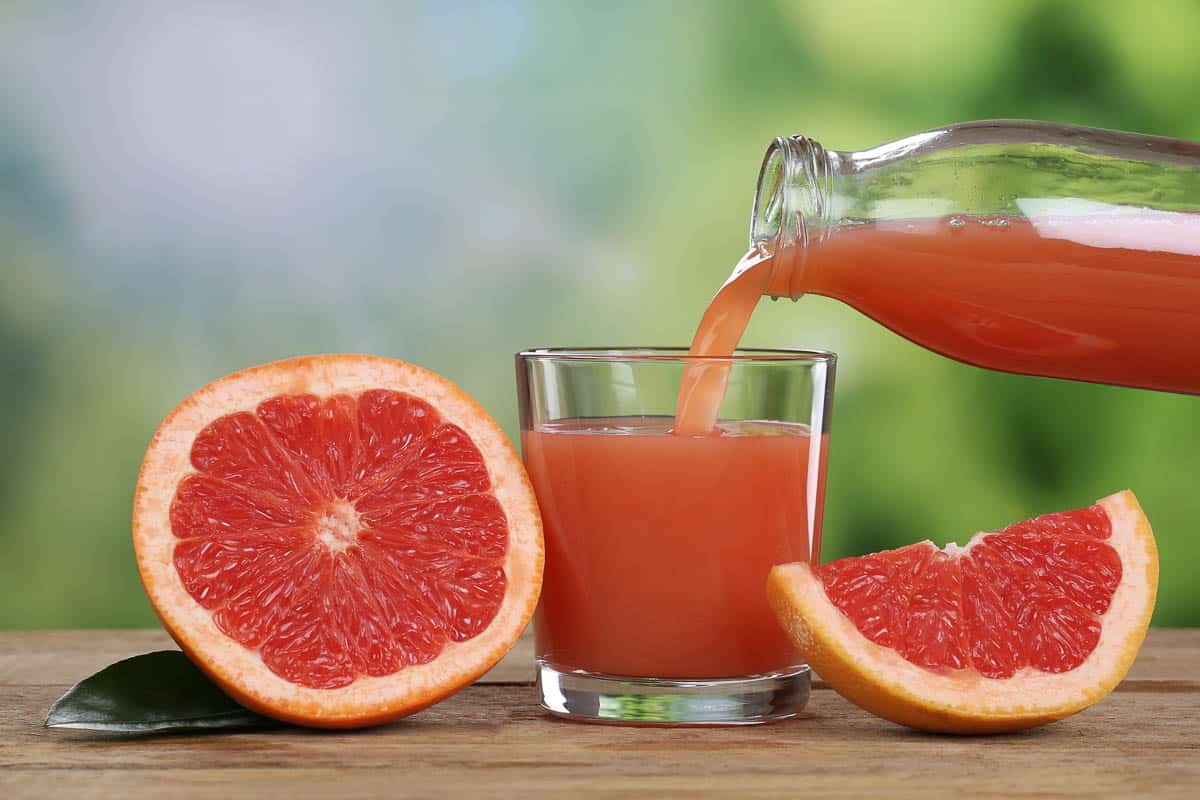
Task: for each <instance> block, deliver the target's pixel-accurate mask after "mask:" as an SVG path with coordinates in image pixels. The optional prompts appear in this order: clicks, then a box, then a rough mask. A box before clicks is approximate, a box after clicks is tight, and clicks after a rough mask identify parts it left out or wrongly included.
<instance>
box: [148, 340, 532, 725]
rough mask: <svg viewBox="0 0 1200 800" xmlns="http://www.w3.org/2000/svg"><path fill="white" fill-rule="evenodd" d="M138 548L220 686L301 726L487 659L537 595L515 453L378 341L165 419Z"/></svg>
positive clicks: (369, 712) (167, 609) (417, 695)
mask: <svg viewBox="0 0 1200 800" xmlns="http://www.w3.org/2000/svg"><path fill="white" fill-rule="evenodd" d="M133 546H134V551H135V554H136V556H137V565H138V570H139V572H140V574H141V578H142V583H143V584H144V586H145V588H146V593H147V595H148V596H149V598H150V602H151V604H152V605H153V607H154V610H155V612H156V613H157V614H158V616H159V618H160V619H161V620H162V623H163V625H164V626H165V627H166V629H167V631H168V632H170V634H171V635H172V636H173V637H174V638H175V640H176V641H177V642H178V643H179V646H180V647H181V648H182V649H183V650H184V652H185V653H187V654H188V656H189V657H191V659H192V660H193V661H194V662H195V663H196V664H197V665H198V666H199V667H200V668H201V669H202V670H204V671H205V672H206V673H207V674H208V675H209V676H210V677H211V678H212V679H213V680H214V681H216V682H217V684H219V685H220V686H221V687H222V688H223V689H224V690H225V691H226V692H227V693H228V694H229V695H230V696H232V697H234V698H235V699H236V700H238V701H239V702H241V703H242V704H244V705H246V706H247V707H249V708H251V709H254V710H255V711H258V712H260V713H262V714H266V715H268V716H271V717H275V718H277V719H282V720H285V721H288V722H293V723H297V724H302V725H310V726H317V727H331V728H348V727H360V726H365V725H372V724H377V723H381V722H385V721H387V720H390V719H394V718H396V717H400V716H404V715H406V714H410V713H412V712H414V711H418V710H420V709H422V708H424V707H426V706H428V705H430V704H432V703H435V702H437V701H438V700H440V699H442V698H443V697H445V696H447V695H449V694H451V693H453V692H454V691H456V690H457V689H459V688H461V687H462V686H464V685H466V684H468V683H470V682H471V681H473V680H474V679H475V678H477V677H478V676H480V675H481V674H483V673H484V672H485V671H486V670H487V669H489V668H490V667H491V666H492V665H493V664H495V663H496V662H497V661H499V660H500V658H501V657H502V656H503V655H504V654H505V653H506V652H507V651H508V650H509V648H510V647H511V646H512V645H513V643H514V642H515V641H516V640H517V637H518V636H520V634H521V632H522V630H524V628H525V626H526V624H527V623H528V621H529V618H530V615H531V614H532V613H533V608H534V604H535V603H536V602H537V597H538V592H539V590H540V588H541V576H542V559H543V546H542V529H541V521H540V518H539V516H538V510H537V505H536V502H535V500H534V495H533V491H532V489H531V488H530V485H529V482H528V479H527V478H526V476H525V471H524V468H523V467H522V465H521V462H520V460H519V459H518V457H517V455H516V452H515V451H514V450H513V448H512V446H511V445H510V444H509V442H508V439H507V438H506V437H505V435H504V433H503V432H502V431H501V430H500V428H499V427H498V426H497V425H496V423H495V422H494V421H493V420H492V418H491V417H489V416H488V415H487V413H486V412H484V411H483V409H481V408H480V407H479V406H478V405H476V404H475V402H474V401H473V400H471V399H470V398H469V397H468V396H467V395H466V394H464V393H463V392H462V391H461V390H460V389H458V388H457V387H456V386H455V385H454V384H452V383H451V382H450V381H448V380H446V379H445V378H442V377H440V376H438V375H435V374H434V373H432V372H428V371H427V370H424V369H421V368H419V367H416V366H413V365H411V364H406V363H404V362H401V361H394V360H391V359H386V358H379V357H374V356H360V355H332V356H312V357H305V358H295V359H291V360H288V361H280V362H277V363H274V364H267V365H265V366H260V367H254V368H251V369H247V370H244V371H242V372H238V373H235V374H233V375H230V376H228V377H225V378H221V379H220V380H218V381H216V382H215V383H212V384H209V385H208V386H205V387H204V388H202V389H200V390H199V391H197V392H195V393H194V394H192V395H191V396H190V397H188V398H187V399H185V400H184V401H183V402H182V403H180V404H179V406H178V407H177V408H175V410H174V411H172V412H171V413H170V414H169V415H168V416H167V418H166V419H165V420H164V421H163V423H162V425H161V426H160V427H159V429H158V431H157V432H156V433H155V434H154V439H153V441H152V442H151V444H150V447H149V449H148V450H147V452H146V457H145V460H144V461H143V463H142V468H141V472H140V474H139V475H138V483H137V491H136V495H135V499H134V509H133Z"/></svg>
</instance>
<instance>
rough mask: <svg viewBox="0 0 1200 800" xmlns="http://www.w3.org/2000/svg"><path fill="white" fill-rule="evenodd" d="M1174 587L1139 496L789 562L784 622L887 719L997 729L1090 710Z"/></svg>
mask: <svg viewBox="0 0 1200 800" xmlns="http://www.w3.org/2000/svg"><path fill="white" fill-rule="evenodd" d="M1157 587H1158V554H1157V549H1156V547H1155V544H1154V536H1153V534H1152V533H1151V530H1150V524H1149V522H1148V521H1147V520H1146V517H1145V515H1144V514H1143V513H1142V509H1141V506H1140V505H1139V504H1138V502H1137V498H1136V497H1134V495H1133V493H1132V492H1128V491H1125V492H1120V493H1118V494H1114V495H1112V496H1110V497H1106V498H1104V499H1102V500H1100V501H1099V502H1097V503H1096V504H1095V505H1093V506H1091V507H1089V508H1084V509H1079V510H1077V511H1066V512H1059V513H1055V514H1047V515H1045V516H1042V517H1038V518H1036V519H1032V520H1027V521H1025V522H1018V523H1016V524H1014V525H1010V526H1009V527H1007V528H1005V529H1003V530H1001V531H997V532H993V533H980V534H977V535H976V536H975V537H974V538H972V539H971V541H970V542H969V543H968V544H967V545H966V546H964V547H959V546H956V545H953V544H951V545H948V546H947V547H946V548H945V549H944V550H939V549H938V548H936V547H935V546H934V545H933V544H932V543H931V542H928V541H926V542H921V543H919V544H914V545H909V546H908V547H903V548H900V549H899V550H890V551H884V552H880V553H873V554H871V555H867V556H862V557H858V558H844V559H840V560H838V561H833V562H830V563H828V564H824V565H822V566H820V567H817V568H812V567H810V566H809V565H808V564H803V563H799V564H784V565H781V566H777V567H775V568H774V569H773V570H772V572H771V575H770V577H769V579H768V594H769V597H770V600H771V605H772V607H773V608H774V609H775V612H776V615H777V616H778V617H779V619H780V621H781V622H782V623H783V625H784V627H785V628H786V630H787V631H788V633H789V635H790V636H791V637H792V639H793V641H794V642H795V643H796V645H797V646H798V647H799V648H800V649H801V651H802V652H803V654H804V655H805V658H806V660H807V661H808V663H809V664H811V665H812V667H813V668H814V669H815V670H816V671H817V672H818V673H819V674H820V676H821V677H822V678H824V679H825V681H826V682H828V683H829V685H830V686H831V687H832V688H833V689H835V690H836V691H837V692H838V693H840V694H841V695H843V696H844V697H846V699H848V700H850V701H851V702H854V703H856V704H857V705H859V706H861V707H862V708H865V709H866V710H868V711H870V712H872V713H874V714H877V715H878V716H880V717H883V718H885V719H889V720H892V721H893V722H898V723H900V724H902V725H908V726H910V727H913V728H919V729H922V730H929V731H940V732H953V733H989V732H999V731H1012V730H1019V729H1021V728H1028V727H1032V726H1034V725H1039V724H1042V723H1046V722H1051V721H1053V720H1057V719H1061V718H1063V717H1066V716H1069V715H1070V714H1074V713H1076V712H1078V711H1081V710H1083V709H1084V708H1087V707H1088V706H1090V705H1092V704H1093V703H1095V702H1097V701H1098V700H1100V699H1102V698H1103V697H1105V696H1106V695H1107V694H1108V693H1109V692H1111V691H1112V690H1113V689H1114V688H1115V687H1116V685H1117V684H1118V683H1119V682H1120V681H1121V679H1122V678H1124V677H1125V674H1126V673H1127V672H1128V671H1129V667H1130V666H1131V665H1132V664H1133V660H1134V657H1135V656H1136V655H1137V651H1138V648H1139V647H1140V646H1141V644H1142V641H1143V639H1144V638H1145V635H1146V629H1147V627H1148V626H1149V623H1150V615H1151V613H1152V612H1153V610H1154V599H1155V593H1156V590H1157Z"/></svg>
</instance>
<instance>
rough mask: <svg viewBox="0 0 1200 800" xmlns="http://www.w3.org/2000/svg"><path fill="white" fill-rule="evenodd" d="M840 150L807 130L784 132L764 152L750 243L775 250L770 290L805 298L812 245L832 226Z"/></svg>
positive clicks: (770, 291) (775, 293)
mask: <svg viewBox="0 0 1200 800" xmlns="http://www.w3.org/2000/svg"><path fill="white" fill-rule="evenodd" d="M838 156H839V154H838V153H836V152H830V151H827V150H825V148H824V147H822V146H821V145H820V143H819V142H816V141H814V140H812V139H809V138H807V137H805V136H781V137H779V138H777V139H775V140H774V141H773V142H771V146H770V147H769V148H768V149H767V154H766V155H765V156H764V157H763V163H762V168H761V169H760V170H759V173H758V185H757V187H756V189H755V193H754V207H753V210H752V211H751V213H750V246H751V247H760V248H762V247H765V248H766V249H768V250H769V251H770V252H771V253H772V255H773V256H774V259H773V260H774V265H773V267H772V270H771V278H770V281H769V288H768V290H767V294H769V295H771V296H772V297H791V298H792V299H793V300H795V299H797V298H799V296H800V295H801V294H802V293H803V290H802V289H801V280H800V279H801V277H802V272H803V267H804V262H805V257H806V255H807V249H808V247H809V246H810V245H812V244H814V243H816V242H818V241H820V240H821V239H823V238H824V237H825V236H827V235H828V233H829V231H830V228H831V222H832V220H831V213H832V198H833V181H834V177H835V174H836V172H837V168H838V162H839V158H838Z"/></svg>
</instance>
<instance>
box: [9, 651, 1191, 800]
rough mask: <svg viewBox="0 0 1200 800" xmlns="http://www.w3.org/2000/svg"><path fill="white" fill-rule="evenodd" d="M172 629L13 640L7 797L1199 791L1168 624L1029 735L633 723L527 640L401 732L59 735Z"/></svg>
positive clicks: (818, 713) (868, 721)
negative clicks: (89, 700) (548, 685)
mask: <svg viewBox="0 0 1200 800" xmlns="http://www.w3.org/2000/svg"><path fill="white" fill-rule="evenodd" d="M169 646H171V644H170V641H169V640H168V638H167V637H166V635H165V634H163V633H161V632H159V631H86V632H84V631H61V632H39V633H0V798H3V800H17V798H25V797H30V798H39V800H43V799H44V798H58V797H104V798H139V797H162V796H170V797H211V798H226V797H232V796H237V795H245V796H261V797H264V798H274V797H280V798H283V800H294V798H298V797H303V796H323V797H388V798H391V797H431V798H438V799H439V800H447V799H448V798H457V797H468V798H470V797H489V798H490V797H500V796H522V797H525V796H529V795H531V794H535V793H536V794H543V795H550V796H565V797H571V798H578V797H590V796H596V795H603V796H611V797H685V796H686V797H694V796H701V795H712V796H728V797H773V796H780V797H803V798H814V797H826V796H830V797H832V796H847V797H858V796H864V797H865V796H886V797H915V798H921V799H922V800H926V799H927V798H931V797H939V796H946V797H966V798H970V797H1013V796H1021V797H1096V796H1110V797H1145V796H1151V795H1153V796H1155V797H1180V798H1184V797H1186V798H1191V799H1194V798H1200V675H1198V674H1197V673H1198V672H1200V630H1154V631H1151V633H1150V638H1149V639H1148V640H1147V642H1146V645H1145V648H1144V649H1143V650H1142V653H1141V656H1140V657H1139V659H1138V661H1137V664H1135V665H1134V668H1133V671H1132V672H1131V673H1130V675H1129V678H1128V679H1127V680H1126V681H1125V682H1124V683H1123V684H1121V686H1120V688H1118V689H1117V691H1116V692H1115V693H1114V694H1113V695H1112V696H1111V697H1109V698H1108V699H1107V700H1105V701H1104V702H1102V703H1101V704H1100V705H1098V706H1096V707H1095V708H1092V709H1090V710H1088V711H1085V712H1084V713H1082V714H1080V715H1078V716H1076V717H1073V718H1071V719H1068V720H1064V721H1063V722H1059V723H1057V724H1054V725H1050V726H1048V727H1045V728H1041V729H1038V730H1033V731H1026V732H1024V733H1021V734H1015V735H1006V736H992V737H977V738H951V737H943V736H932V735H927V734H921V733H915V732H913V731H909V730H906V729H904V728H900V727H898V726H895V725H892V724H890V723H887V722H884V721H882V720H879V719H876V718H875V717H872V716H870V715H869V714H867V713H865V712H863V711H860V710H858V709H857V708H855V707H854V706H852V705H850V704H849V703H847V702H846V701H844V700H842V699H841V698H840V697H838V696H837V695H836V694H835V693H834V692H832V691H830V690H829V689H828V688H826V687H825V686H823V685H822V684H821V683H820V682H819V681H818V683H817V686H816V688H815V689H814V691H813V696H812V700H811V702H810V704H809V713H808V715H807V718H804V719H798V720H792V721H789V722H784V723H780V724H777V725H770V726H764V727H749V728H725V729H703V730H702V729H673V730H672V729H659V728H621V727H610V726H600V725H579V724H573V723H569V722H562V721H560V720H556V719H552V718H550V717H547V716H545V715H544V714H543V713H542V712H541V711H540V710H539V709H538V707H537V705H536V701H535V699H534V688H533V685H532V649H531V646H530V643H529V642H528V641H527V640H523V642H522V643H521V644H520V645H519V646H518V647H517V649H516V650H514V651H513V653H512V654H510V655H509V657H508V658H507V659H505V661H504V662H502V663H501V664H500V665H498V666H497V667H496V669H494V670H493V671H492V672H491V673H489V674H488V675H487V676H485V678H484V679H483V680H481V681H480V682H479V683H477V684H476V685H474V686H472V687H470V688H468V689H466V690H464V691H462V692H460V693H459V694H458V695H457V696H455V697H452V698H450V699H448V700H446V701H445V702H443V703H441V704H440V705H437V706H435V707H434V708H432V709H429V710H427V711H424V712H422V713H420V714H418V715H416V716H413V717H411V718H409V719H407V720H403V721H400V722H398V723H395V724H392V725H387V726H384V727H382V728H376V729H374V730H366V731H353V732H348V733H328V732H317V731H308V730H301V729H283V730H280V731H276V732H270V733H240V734H224V735H174V736H155V737H145V738H122V737H119V736H114V735H111V734H95V733H87V732H84V731H67V730H46V729H44V728H42V719H43V717H44V716H45V713H46V709H47V708H48V707H49V705H50V703H51V702H52V701H53V700H54V699H55V698H57V697H58V696H59V695H60V694H61V693H62V692H63V691H64V690H65V689H66V688H67V686H69V685H70V684H71V683H73V682H75V681H76V680H77V679H79V678H81V677H83V676H85V675H88V674H91V673H92V672H94V671H95V670H97V669H99V668H100V667H102V666H104V665H106V664H109V663H111V662H113V661H115V660H117V659H119V658H123V657H125V656H129V655H132V654H134V653H139V652H145V651H147V650H156V649H163V648H166V647H169Z"/></svg>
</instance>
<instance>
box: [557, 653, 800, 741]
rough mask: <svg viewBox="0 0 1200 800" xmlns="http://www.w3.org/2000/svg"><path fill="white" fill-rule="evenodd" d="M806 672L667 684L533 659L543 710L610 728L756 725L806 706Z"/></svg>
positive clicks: (788, 715) (664, 681)
mask: <svg viewBox="0 0 1200 800" xmlns="http://www.w3.org/2000/svg"><path fill="white" fill-rule="evenodd" d="M810 676H811V670H809V668H808V667H801V668H800V669H798V670H796V671H794V672H777V673H771V674H769V675H753V676H749V677H745V678H720V679H713V680H669V679H666V678H627V677H622V676H617V675H600V674H597V673H594V672H585V671H583V670H569V671H564V670H559V669H556V668H555V667H553V666H552V665H551V664H549V663H548V662H546V661H543V660H541V659H538V677H537V685H538V691H539V692H540V693H541V698H542V708H544V709H546V710H547V711H549V712H550V713H551V714H554V715H556V716H559V717H563V718H565V719H573V720H578V721H580V722H604V723H610V724H614V725H759V724H762V723H765V722H776V721H778V720H782V719H789V718H791V717H794V716H796V715H798V714H799V713H800V712H801V711H803V710H804V706H805V705H806V704H807V703H808V693H809V688H810Z"/></svg>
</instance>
